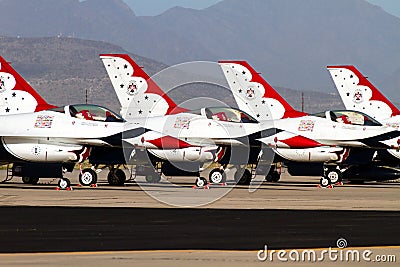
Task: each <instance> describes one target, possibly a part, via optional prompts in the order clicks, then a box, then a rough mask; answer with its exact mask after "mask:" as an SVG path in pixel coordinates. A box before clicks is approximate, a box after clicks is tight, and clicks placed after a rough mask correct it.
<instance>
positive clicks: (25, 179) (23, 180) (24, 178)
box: [22, 176, 31, 184]
mask: <svg viewBox="0 0 400 267" xmlns="http://www.w3.org/2000/svg"><path fill="white" fill-rule="evenodd" d="M22 182H23V183H24V184H30V183H31V177H28V176H23V177H22Z"/></svg>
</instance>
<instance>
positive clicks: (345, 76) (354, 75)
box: [327, 65, 400, 120]
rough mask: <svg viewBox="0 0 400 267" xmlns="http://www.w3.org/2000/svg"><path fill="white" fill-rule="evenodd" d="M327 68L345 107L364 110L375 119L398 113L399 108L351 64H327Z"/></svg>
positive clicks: (386, 117)
mask: <svg viewBox="0 0 400 267" xmlns="http://www.w3.org/2000/svg"><path fill="white" fill-rule="evenodd" d="M327 69H328V71H329V73H330V75H331V77H332V80H333V82H334V83H335V86H336V88H337V90H338V91H339V94H340V97H341V98H342V101H343V103H344V105H345V107H346V109H352V110H357V111H361V112H364V113H366V114H367V115H369V116H371V117H373V118H375V119H377V120H384V119H388V118H390V117H392V116H395V115H400V110H399V109H398V108H397V107H396V106H395V105H393V103H391V102H390V101H389V100H388V99H387V98H386V97H385V96H384V95H383V94H382V93H381V92H380V91H379V90H378V89H377V88H376V87H375V86H374V85H373V84H372V83H371V82H370V81H368V79H367V78H366V77H365V76H364V75H362V74H361V72H360V71H358V70H357V68H356V67H354V66H351V65H343V66H328V67H327Z"/></svg>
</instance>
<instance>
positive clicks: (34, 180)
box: [31, 177, 39, 185]
mask: <svg viewBox="0 0 400 267" xmlns="http://www.w3.org/2000/svg"><path fill="white" fill-rule="evenodd" d="M38 182H39V177H32V178H31V184H33V185H36V184H38Z"/></svg>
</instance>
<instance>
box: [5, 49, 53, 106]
mask: <svg viewBox="0 0 400 267" xmlns="http://www.w3.org/2000/svg"><path fill="white" fill-rule="evenodd" d="M0 67H1V69H0V71H2V72H8V73H10V74H11V75H13V76H14V78H15V81H16V85H15V88H14V90H20V91H25V92H28V93H29V94H31V95H32V96H33V97H34V98H35V99H36V101H37V103H38V105H37V106H36V109H35V111H41V110H47V109H51V108H55V107H56V106H53V105H50V104H49V103H47V102H46V100H44V99H43V98H42V97H41V96H40V95H39V94H38V93H37V92H36V91H35V89H33V88H32V86H30V85H29V83H27V82H26V81H25V80H24V78H22V76H21V75H19V74H18V73H17V72H16V71H15V70H14V69H13V68H12V67H11V65H10V64H9V63H8V62H7V61H6V60H5V59H4V58H3V57H2V56H0Z"/></svg>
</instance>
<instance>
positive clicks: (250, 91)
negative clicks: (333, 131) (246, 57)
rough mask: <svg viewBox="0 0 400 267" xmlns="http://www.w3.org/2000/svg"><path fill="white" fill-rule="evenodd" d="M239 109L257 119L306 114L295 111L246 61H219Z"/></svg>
mask: <svg viewBox="0 0 400 267" xmlns="http://www.w3.org/2000/svg"><path fill="white" fill-rule="evenodd" d="M218 63H219V65H220V66H221V68H222V71H223V72H224V75H225V78H226V80H227V81H228V83H229V86H230V88H231V90H232V93H233V96H234V97H235V100H236V102H237V104H238V106H239V109H241V110H243V111H245V112H247V113H249V114H250V115H252V116H253V117H254V118H256V119H257V120H271V119H282V118H290V117H300V116H304V115H306V114H305V113H303V112H300V111H296V110H295V109H294V108H293V107H292V106H291V105H290V104H289V103H288V102H286V100H285V99H283V98H282V96H280V95H279V94H278V92H276V91H275V89H274V88H272V86H271V85H269V84H268V82H267V81H266V80H264V79H263V78H262V77H261V75H260V74H259V73H257V72H256V71H255V70H254V69H253V68H252V67H251V66H250V65H249V64H248V63H247V62H246V61H219V62H218Z"/></svg>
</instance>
